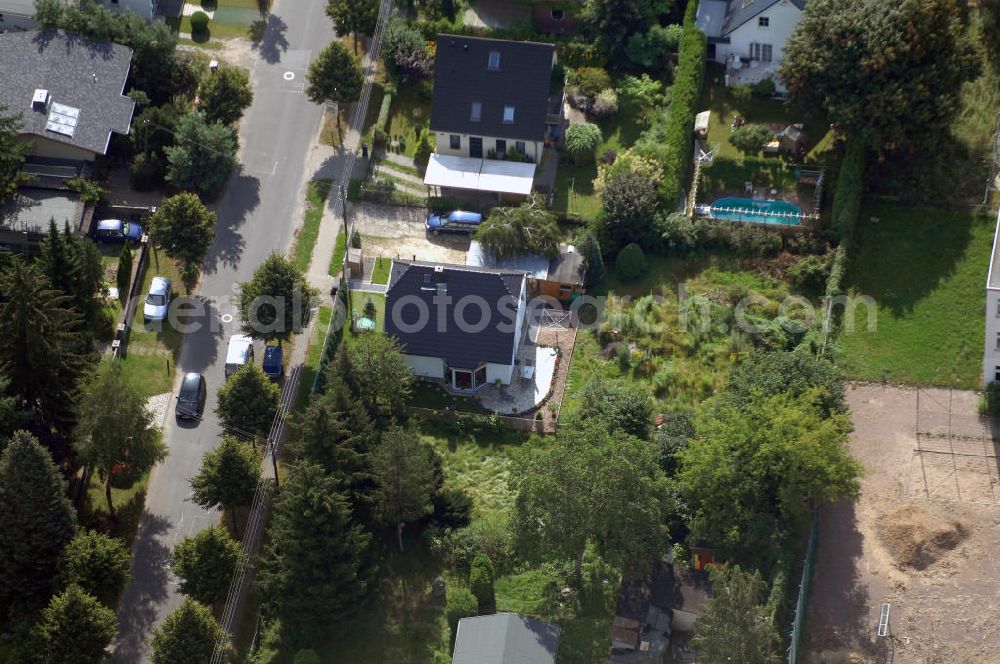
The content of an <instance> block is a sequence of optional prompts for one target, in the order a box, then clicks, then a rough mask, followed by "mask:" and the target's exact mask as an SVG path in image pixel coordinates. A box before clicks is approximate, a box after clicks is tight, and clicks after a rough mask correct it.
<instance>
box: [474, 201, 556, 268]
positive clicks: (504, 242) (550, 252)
mask: <svg viewBox="0 0 1000 664" xmlns="http://www.w3.org/2000/svg"><path fill="white" fill-rule="evenodd" d="M561 238H562V233H561V232H560V231H559V226H558V224H556V218H555V217H554V216H553V215H552V214H551V213H550V212H549V211H548V210H546V209H545V207H544V205H542V202H541V201H539V200H537V199H535V198H534V197H532V198H529V199H528V200H527V201H525V202H524V203H522V204H521V205H519V206H517V207H495V208H493V209H492V210H490V213H489V215H488V216H487V217H486V219H485V220H484V221H483V223H481V224H480V225H479V228H477V229H476V240H477V241H478V242H479V243H480V244H481V245H483V248H485V249H486V250H487V251H489V252H490V254H492V255H493V257H494V258H496V259H497V260H501V261H502V260H507V259H508V258H512V257H514V256H518V255H522V254H542V255H544V256H547V257H549V258H555V257H556V255H558V253H559V240H560V239H561Z"/></svg>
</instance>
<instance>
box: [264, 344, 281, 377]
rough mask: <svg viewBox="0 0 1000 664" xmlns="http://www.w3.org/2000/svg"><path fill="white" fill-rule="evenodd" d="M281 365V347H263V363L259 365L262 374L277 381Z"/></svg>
mask: <svg viewBox="0 0 1000 664" xmlns="http://www.w3.org/2000/svg"><path fill="white" fill-rule="evenodd" d="M281 365H282V352H281V346H265V347H264V362H263V363H262V364H261V368H262V369H263V370H264V373H265V374H267V375H268V377H270V378H271V379H272V380H277V379H278V378H280V377H281V370H282V367H281Z"/></svg>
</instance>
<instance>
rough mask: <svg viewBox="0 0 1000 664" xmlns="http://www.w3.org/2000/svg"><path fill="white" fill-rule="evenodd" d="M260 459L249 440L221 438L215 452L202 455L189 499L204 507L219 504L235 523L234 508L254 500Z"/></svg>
mask: <svg viewBox="0 0 1000 664" xmlns="http://www.w3.org/2000/svg"><path fill="white" fill-rule="evenodd" d="M261 462H262V458H261V455H260V453H259V452H257V450H256V449H254V447H253V446H252V445H250V443H245V442H243V441H241V440H238V439H236V438H233V437H232V436H226V437H224V438H223V439H222V443H220V444H219V446H218V447H217V448H216V449H215V450H214V451H212V452H206V453H205V456H203V457H202V458H201V470H199V471H198V474H197V475H195V476H194V477H192V478H191V490H192V495H191V500H192V501H193V502H194V503H196V504H198V505H201V506H202V507H204V508H205V509H212V508H215V507H221V508H222V509H224V510H226V511H227V512H230V514H231V516H232V518H233V523H236V514H235V512H236V510H237V509H239V508H240V507H246V506H247V505H250V504H251V503H253V497H254V494H255V493H256V491H257V482H258V481H259V480H260V467H261Z"/></svg>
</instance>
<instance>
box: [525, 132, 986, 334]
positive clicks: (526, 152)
mask: <svg viewBox="0 0 1000 664" xmlns="http://www.w3.org/2000/svg"><path fill="white" fill-rule="evenodd" d="M514 149H515V150H517V151H518V152H520V153H521V154H528V151H527V150H525V149H524V141H514ZM997 310H998V312H1000V304H998V305H997ZM998 315H1000V314H998Z"/></svg>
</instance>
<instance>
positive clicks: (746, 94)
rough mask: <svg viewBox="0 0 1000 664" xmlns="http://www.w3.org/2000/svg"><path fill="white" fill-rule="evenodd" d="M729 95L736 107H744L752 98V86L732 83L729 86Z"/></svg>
mask: <svg viewBox="0 0 1000 664" xmlns="http://www.w3.org/2000/svg"><path fill="white" fill-rule="evenodd" d="M729 96H730V97H732V98H733V103H734V104H736V106H737V107H739V108H744V107H745V106H746V105H747V103H748V102H749V101H750V100H751V99H752V98H753V88H751V87H750V86H749V85H734V86H732V87H731V88H729Z"/></svg>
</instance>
